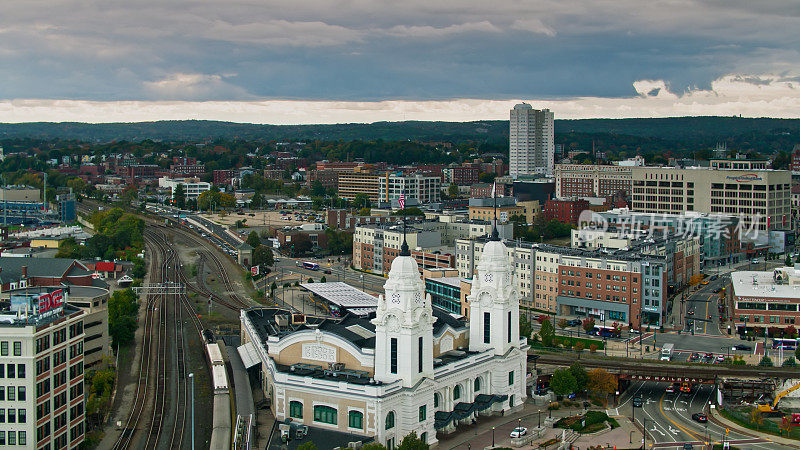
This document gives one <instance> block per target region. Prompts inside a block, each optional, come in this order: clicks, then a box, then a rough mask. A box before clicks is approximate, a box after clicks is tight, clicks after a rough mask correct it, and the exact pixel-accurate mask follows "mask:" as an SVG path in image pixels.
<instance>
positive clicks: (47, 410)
mask: <svg viewBox="0 0 800 450" xmlns="http://www.w3.org/2000/svg"><path fill="white" fill-rule="evenodd" d="M11 316H12V317H13V316H14V315H13V314H12V315H11ZM7 319H8V320H7ZM84 319H85V314H84V313H83V312H82V311H81V310H78V309H76V308H71V307H70V308H69V309H67V307H65V308H64V315H63V316H61V317H59V318H56V319H55V320H51V321H49V322H47V321H45V322H38V323H37V321H36V320H35V319H31V320H32V321H31V322H30V323H29V324H24V323H17V324H12V323H10V322H9V321H10V320H13V319H11V318H10V317H8V315H7V314H5V312H4V313H3V314H2V323H0V361H2V362H3V364H2V366H3V367H2V383H1V384H2V386H0V389H2V390H3V393H2V397H0V417H2V418H3V420H2V421H0V448H13V449H36V448H43V447H42V446H44V445H47V446H48V447H47V448H65V449H72V448H77V447H78V446H79V445H80V444H81V443H82V442H83V440H84V433H85V425H84V417H85V412H84V392H83V382H84V380H83V378H84V375H83V372H84V367H83V339H84V332H83V321H84Z"/></svg>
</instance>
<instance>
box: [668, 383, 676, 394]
mask: <svg viewBox="0 0 800 450" xmlns="http://www.w3.org/2000/svg"><path fill="white" fill-rule="evenodd" d="M676 390H677V389H675V385H673V384H670V385H669V386H667V394H674V393H675V391H676Z"/></svg>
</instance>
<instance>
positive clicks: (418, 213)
mask: <svg viewBox="0 0 800 450" xmlns="http://www.w3.org/2000/svg"><path fill="white" fill-rule="evenodd" d="M392 215H393V216H406V217H408V216H411V217H424V216H425V213H423V212H422V210H421V209H419V208H417V207H416V206H411V207H409V208H405V209H401V210H399V211H395V212H393V213H392Z"/></svg>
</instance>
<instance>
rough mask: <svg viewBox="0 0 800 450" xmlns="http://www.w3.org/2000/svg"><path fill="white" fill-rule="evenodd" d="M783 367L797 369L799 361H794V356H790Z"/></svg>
mask: <svg viewBox="0 0 800 450" xmlns="http://www.w3.org/2000/svg"><path fill="white" fill-rule="evenodd" d="M783 367H797V360H795V359H794V356H790V357H788V358H786V361H784V362H783Z"/></svg>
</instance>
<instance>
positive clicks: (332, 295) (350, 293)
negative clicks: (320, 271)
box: [300, 281, 378, 308]
mask: <svg viewBox="0 0 800 450" xmlns="http://www.w3.org/2000/svg"><path fill="white" fill-rule="evenodd" d="M300 286H302V287H303V288H305V289H308V290H309V291H311V292H312V293H313V294H314V295H318V296H320V297H322V298H323V299H324V300H325V301H327V302H328V303H332V304H334V305H338V306H340V307H343V308H377V307H378V299H377V298H376V297H373V296H371V295H369V294H367V293H366V292H363V291H361V290H359V289H356V288H354V287H353V286H350V285H349V284H347V283H343V282H341V281H331V282H328V283H303V284H301V285H300Z"/></svg>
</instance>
